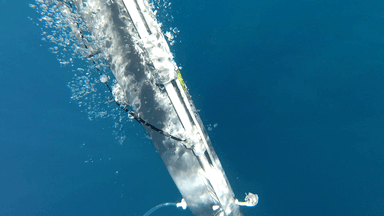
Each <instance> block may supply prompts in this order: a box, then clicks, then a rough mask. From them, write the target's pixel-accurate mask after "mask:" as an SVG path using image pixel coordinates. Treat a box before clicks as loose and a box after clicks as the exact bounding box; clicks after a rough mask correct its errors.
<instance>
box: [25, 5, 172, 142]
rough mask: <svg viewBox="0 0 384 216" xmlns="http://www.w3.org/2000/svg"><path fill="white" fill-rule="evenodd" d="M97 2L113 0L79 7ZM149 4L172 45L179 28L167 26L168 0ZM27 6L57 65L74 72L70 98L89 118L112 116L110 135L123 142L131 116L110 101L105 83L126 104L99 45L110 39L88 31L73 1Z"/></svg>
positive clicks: (169, 19)
mask: <svg viewBox="0 0 384 216" xmlns="http://www.w3.org/2000/svg"><path fill="white" fill-rule="evenodd" d="M100 2H102V3H103V4H105V5H107V6H110V5H111V4H112V3H114V1H112V0H107V1H84V2H83V5H82V6H83V8H87V9H88V10H89V11H92V10H93V11H97V10H99V12H100V10H102V6H101V4H100ZM150 4H151V7H152V9H153V10H154V13H155V14H156V17H157V18H159V19H160V20H164V21H165V22H164V23H165V25H163V26H162V28H164V26H166V28H168V29H169V30H168V31H166V33H165V35H166V37H167V40H168V43H169V44H170V45H173V44H174V43H175V40H174V39H175V38H176V36H177V34H178V33H179V30H178V29H177V28H175V27H171V25H170V24H171V23H172V21H173V17H172V16H171V15H170V10H171V2H169V1H164V0H154V1H151V2H150ZM29 6H30V7H31V8H33V9H34V10H35V11H36V12H38V13H39V14H40V18H39V19H38V21H39V22H37V23H35V24H36V25H38V26H40V28H41V36H42V38H41V40H42V41H46V42H49V43H50V44H52V45H51V47H49V50H50V51H51V52H52V53H53V54H54V55H55V56H56V58H57V60H58V61H59V63H60V65H62V66H66V67H69V68H70V71H71V72H72V73H73V74H74V76H73V77H72V80H71V81H69V82H68V87H69V89H70V90H71V92H72V95H71V101H72V102H74V103H76V104H77V105H78V106H79V107H81V108H82V109H83V111H82V112H85V113H86V114H87V116H88V119H89V120H91V121H93V120H97V119H102V118H110V119H113V125H112V126H111V127H112V129H113V135H114V136H115V138H116V139H117V140H118V142H119V143H120V144H123V143H124V141H125V139H126V135H125V132H124V130H123V128H124V122H126V120H127V119H128V120H130V121H132V117H131V116H127V114H126V113H125V112H124V111H123V110H121V109H120V108H119V107H118V106H116V104H115V103H112V102H113V101H111V93H110V92H109V90H108V89H107V88H106V87H105V84H108V85H109V86H111V89H112V93H113V96H114V99H115V100H116V101H118V102H119V103H120V104H122V105H125V106H127V105H128V104H129V103H128V101H126V97H125V95H124V93H123V91H122V88H121V86H120V85H119V84H118V83H117V81H116V79H115V77H114V75H113V74H112V72H111V70H110V67H111V65H110V62H109V60H110V59H109V58H108V56H105V55H103V54H102V48H103V47H105V46H108V41H109V40H110V39H109V38H103V37H98V36H94V35H92V34H90V32H89V31H88V28H89V25H88V26H87V25H86V23H85V21H84V18H83V17H82V16H81V12H80V11H79V10H78V9H77V7H75V4H74V3H73V2H72V1H59V0H36V1H35V4H30V5H29ZM94 18H95V20H93V21H92V22H94V24H93V26H94V27H95V28H96V27H97V25H105V23H102V22H101V20H97V16H94ZM30 19H31V18H30ZM88 21H89V20H88ZM163 30H164V29H163ZM137 49H139V48H137ZM84 60H85V61H84ZM133 106H134V107H133V108H136V109H137V108H139V107H140V103H139V102H134V103H133ZM127 117H128V118H127Z"/></svg>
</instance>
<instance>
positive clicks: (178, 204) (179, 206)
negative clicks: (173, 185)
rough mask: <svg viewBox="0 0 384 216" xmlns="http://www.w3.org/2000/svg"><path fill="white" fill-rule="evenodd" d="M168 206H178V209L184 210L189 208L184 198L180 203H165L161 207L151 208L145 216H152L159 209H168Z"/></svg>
mask: <svg viewBox="0 0 384 216" xmlns="http://www.w3.org/2000/svg"><path fill="white" fill-rule="evenodd" d="M166 206H176V207H177V208H183V209H184V210H185V209H186V208H187V203H186V202H185V200H184V198H183V199H181V202H179V203H163V204H160V205H157V206H155V207H153V208H151V209H150V210H149V211H147V213H145V214H144V216H149V215H150V214H152V213H153V212H154V211H156V210H157V209H159V208H162V207H166Z"/></svg>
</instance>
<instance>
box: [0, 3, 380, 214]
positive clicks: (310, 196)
mask: <svg viewBox="0 0 384 216" xmlns="http://www.w3.org/2000/svg"><path fill="white" fill-rule="evenodd" d="M0 2H1V9H0V20H1V21H0V92H1V93H0V103H1V107H0V117H1V123H0V137H1V138H0V215H2V216H3V215H4V216H5V215H17V216H18V215H143V214H144V213H145V212H146V211H147V210H148V209H150V208H151V207H152V206H154V205H157V204H159V203H163V202H169V201H179V200H180V199H181V198H182V197H181V195H180V194H179V192H178V190H177V188H176V187H175V186H174V184H173V182H172V180H171V178H170V176H169V174H168V173H167V170H166V169H165V167H164V166H163V164H162V162H161V160H160V158H159V156H158V155H157V153H156V152H155V149H154V148H153V146H152V144H151V143H150V142H149V140H148V139H145V138H144V136H145V134H144V132H143V130H142V129H141V126H140V125H138V124H136V123H131V122H127V123H126V125H125V130H126V133H127V137H128V138H127V140H126V141H125V143H124V144H123V145H119V144H118V142H117V141H116V140H115V139H114V136H113V134H112V126H113V121H112V120H110V119H102V120H98V121H89V120H88V119H87V115H86V114H85V113H83V112H81V111H82V110H83V109H82V108H79V107H78V106H77V105H76V104H75V103H70V96H71V92H70V90H69V89H68V88H67V83H68V81H70V80H71V77H72V76H73V74H72V73H71V72H69V71H70V68H67V67H64V68H62V67H60V66H59V63H58V61H57V60H56V59H55V56H54V55H53V54H51V53H50V52H49V51H48V47H49V46H51V44H48V43H45V42H42V41H41V40H40V38H41V36H40V30H39V27H37V26H35V25H33V24H32V22H31V21H30V20H28V19H27V16H30V17H32V18H34V20H36V18H37V16H38V15H37V14H36V13H35V12H34V10H32V9H30V8H29V7H28V3H32V1H30V0H28V1H27V0H19V1H11V0H1V1H0ZM172 8H173V9H172V15H173V16H174V17H175V18H174V23H173V25H174V26H177V27H178V28H179V29H180V30H181V32H180V34H179V35H178V38H177V40H181V42H178V43H177V44H176V45H175V46H174V47H173V50H174V53H175V55H176V61H177V62H178V64H180V65H181V66H183V71H182V73H183V77H184V79H185V80H186V82H187V85H188V87H189V89H190V92H191V94H192V96H193V99H194V102H195V105H196V106H197V108H198V109H200V110H201V112H200V115H201V117H202V120H203V122H204V123H205V124H206V125H208V124H214V123H218V127H216V128H214V130H213V131H211V132H210V133H209V134H210V137H211V140H212V143H213V145H214V148H215V150H216V152H217V154H218V156H219V157H220V159H221V162H222V164H223V166H224V168H225V171H226V174H227V176H228V179H229V181H230V183H231V185H232V188H233V190H234V192H235V194H236V196H237V197H238V198H239V199H243V198H244V193H245V192H254V193H257V194H259V196H260V202H259V204H258V206H257V207H255V208H249V209H243V212H244V214H245V215H276V216H280V215H292V216H297V215H303V216H304V215H305V216H306V215H313V216H316V215H319V216H320V215H321V216H323V215H348V216H354V215H356V216H357V215H359V216H360V215H369V216H374V215H375V216H376V215H378V216H381V215H384V204H383V203H384V159H383V157H384V143H383V141H384V139H383V137H384V135H383V130H384V122H383V118H384V85H383V84H384V73H383V71H384V64H383V63H384V61H383V59H384V28H383V26H384V3H383V2H382V1H378V0H371V1H355V0H348V1H331V0H327V1H326V0H323V1H321V0H319V1H287V0H280V1H279V0H273V1H254V0H252V1H251V0H243V1H237V2H235V1H202V0H196V1H181V0H174V1H172ZM137 134H138V135H137ZM83 144H85V145H83ZM91 158H92V160H93V161H94V162H93V163H84V161H86V160H90V159H91ZM109 158H110V159H109ZM116 171H118V174H116ZM154 215H191V213H190V212H189V211H182V210H179V209H174V208H171V207H169V208H165V209H162V210H160V211H159V212H156V213H154Z"/></svg>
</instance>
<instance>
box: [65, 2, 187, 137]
mask: <svg viewBox="0 0 384 216" xmlns="http://www.w3.org/2000/svg"><path fill="white" fill-rule="evenodd" d="M66 3H68V4H69V7H70V9H71V12H72V13H73V7H72V4H71V2H66ZM76 25H77V27H78V28H79V34H80V37H81V39H83V40H84V34H83V32H82V31H81V29H80V25H79V23H77V22H76ZM84 47H85V48H86V49H88V46H87V44H86V43H84ZM99 53H101V51H97V52H96V53H92V54H89V55H87V56H85V57H83V58H84V59H89V58H91V57H93V56H95V55H97V54H99ZM92 63H93V64H95V65H96V62H95V60H93V59H92ZM96 70H97V72H98V73H99V75H100V76H101V75H103V74H102V73H101V71H100V70H99V68H97V67H96ZM104 84H105V86H106V87H107V88H108V90H109V92H110V93H111V94H112V96H111V97H110V99H111V102H112V101H113V102H115V103H116V105H117V106H119V107H120V108H121V109H123V110H124V111H125V112H126V113H128V115H129V116H131V117H133V119H135V120H136V121H137V122H138V123H139V124H141V125H145V126H147V127H149V128H151V129H152V130H154V131H156V132H158V133H160V134H162V135H164V136H166V137H169V138H171V139H174V140H176V141H181V142H182V141H186V139H181V138H178V137H175V136H172V135H171V134H169V133H167V132H165V131H163V130H161V129H160V128H157V127H155V126H154V125H152V124H150V123H149V122H147V121H145V120H144V119H142V118H140V117H139V116H138V115H137V114H136V113H135V112H133V111H131V110H129V109H128V108H126V107H125V106H122V105H121V104H120V103H119V102H117V101H116V100H115V99H113V93H112V89H111V87H110V86H109V85H108V83H107V82H105V83H104Z"/></svg>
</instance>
